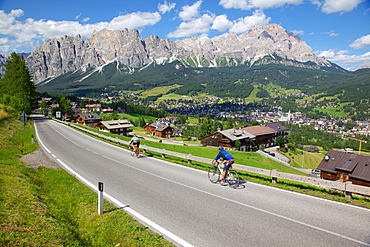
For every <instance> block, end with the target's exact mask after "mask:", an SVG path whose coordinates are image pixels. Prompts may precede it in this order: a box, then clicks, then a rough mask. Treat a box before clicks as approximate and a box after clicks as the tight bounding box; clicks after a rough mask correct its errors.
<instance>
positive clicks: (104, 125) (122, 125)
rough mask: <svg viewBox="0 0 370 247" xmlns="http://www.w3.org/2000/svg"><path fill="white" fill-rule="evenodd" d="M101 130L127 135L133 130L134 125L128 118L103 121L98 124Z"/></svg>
mask: <svg viewBox="0 0 370 247" xmlns="http://www.w3.org/2000/svg"><path fill="white" fill-rule="evenodd" d="M97 127H99V130H100V131H104V132H109V133H112V134H116V135H122V136H127V135H128V134H129V133H130V132H132V129H130V128H132V127H134V125H133V124H132V123H131V122H130V121H129V120H128V119H119V120H109V121H101V122H100V123H98V124H97Z"/></svg>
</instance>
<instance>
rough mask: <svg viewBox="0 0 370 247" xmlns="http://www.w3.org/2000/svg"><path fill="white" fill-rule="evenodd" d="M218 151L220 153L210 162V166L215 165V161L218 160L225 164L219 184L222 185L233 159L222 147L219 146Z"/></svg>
mask: <svg viewBox="0 0 370 247" xmlns="http://www.w3.org/2000/svg"><path fill="white" fill-rule="evenodd" d="M218 150H220V152H219V153H218V155H217V156H216V158H215V159H214V160H213V161H212V164H214V163H216V161H217V160H219V159H220V158H222V160H223V162H224V163H225V166H224V170H223V172H222V177H221V182H222V183H223V182H225V177H226V173H227V171H228V170H229V168H230V167H231V165H232V164H234V157H233V156H232V155H231V154H229V153H228V152H227V151H226V150H225V149H224V147H222V146H219V147H218Z"/></svg>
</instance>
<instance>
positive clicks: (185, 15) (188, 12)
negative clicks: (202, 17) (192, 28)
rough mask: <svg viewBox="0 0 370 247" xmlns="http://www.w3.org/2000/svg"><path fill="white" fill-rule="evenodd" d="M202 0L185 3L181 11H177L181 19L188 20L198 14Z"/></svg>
mask: <svg viewBox="0 0 370 247" xmlns="http://www.w3.org/2000/svg"><path fill="white" fill-rule="evenodd" d="M202 2H203V1H202V0H200V1H198V2H196V3H194V4H193V5H185V6H183V7H182V11H181V12H180V13H179V17H180V18H181V19H182V20H183V21H190V20H192V19H193V18H195V17H198V16H199V8H200V5H201V4H202Z"/></svg>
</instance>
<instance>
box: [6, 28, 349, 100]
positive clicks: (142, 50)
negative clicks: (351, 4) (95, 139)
mask: <svg viewBox="0 0 370 247" xmlns="http://www.w3.org/2000/svg"><path fill="white" fill-rule="evenodd" d="M24 57H25V61H26V64H27V67H28V68H29V71H30V74H31V76H32V78H33V80H34V82H35V84H36V85H37V87H38V89H39V90H43V91H48V92H54V93H55V92H59V93H60V92H62V93H72V94H76V93H86V92H91V91H99V90H101V89H102V88H105V87H112V86H113V87H118V88H121V89H126V90H127V89H148V88H150V87H155V86H159V85H171V84H175V83H178V84H180V85H182V86H183V87H184V88H186V87H187V88H188V90H183V91H184V92H185V93H189V92H190V91H192V90H191V89H190V87H194V90H193V91H196V90H197V88H198V89H200V90H201V88H200V87H202V86H203V87H205V84H207V85H206V86H207V87H211V85H210V84H211V83H215V82H224V83H225V82H226V83H234V82H235V81H237V80H239V79H243V80H247V81H248V80H249V86H247V88H248V90H246V91H250V88H251V86H250V82H252V80H250V77H248V76H247V75H250V74H249V73H250V72H248V71H250V69H254V68H256V67H257V66H258V65H259V66H260V65H266V64H270V65H271V64H274V65H282V66H283V67H279V68H280V69H277V71H279V70H284V67H290V68H296V69H306V70H308V71H313V74H320V75H321V74H322V72H323V71H324V72H327V73H339V74H347V73H351V72H349V71H347V70H345V69H343V68H341V67H340V66H338V65H336V64H334V63H331V62H330V61H328V60H326V59H325V58H323V57H317V56H315V55H314V54H313V52H312V48H311V47H310V46H308V45H307V44H306V43H305V42H304V41H303V40H301V39H300V38H299V37H298V36H296V35H294V34H293V33H288V32H287V31H286V30H285V29H284V28H283V27H281V26H279V25H277V24H270V25H266V26H260V27H256V28H253V29H250V30H249V31H248V32H246V33H244V34H241V35H239V36H238V35H236V34H235V33H225V34H223V35H221V36H216V37H213V38H208V37H190V38H186V39H182V40H176V41H171V40H169V39H160V38H159V37H158V36H150V37H148V38H146V39H142V37H141V36H140V33H139V32H138V31H137V30H128V29H124V30H121V31H117V30H116V31H110V30H107V29H103V30H101V31H94V32H93V34H92V35H91V37H90V38H89V39H87V40H83V39H82V38H81V36H80V35H77V36H75V37H70V36H63V37H61V38H58V39H56V38H55V39H52V40H46V41H45V42H44V44H43V45H41V46H38V47H36V48H35V49H34V50H33V51H32V52H31V53H30V54H29V55H28V54H24ZM6 58H7V57H6V56H5V55H2V56H0V62H1V61H4V60H6ZM213 68H214V69H217V68H218V69H219V71H218V72H216V73H215V71H214V70H212V69H213ZM264 68H266V67H264ZM275 68H277V67H275ZM281 68H282V69H281ZM306 70H305V71H306ZM256 71H257V70H254V72H253V73H254V75H255V74H256ZM258 71H259V72H258V77H261V76H262V78H264V79H265V80H266V78H267V76H263V75H264V74H266V75H267V74H268V73H270V77H269V79H270V80H272V79H273V80H275V81H277V78H280V77H281V75H279V73H281V72H276V71H275V72H276V73H275V72H273V73H271V71H270V72H266V71H260V70H258ZM221 72H222V73H221ZM301 74H302V73H301V72H297V71H296V72H293V73H292V75H296V76H295V77H297V78H298V77H299V76H301ZM303 74H306V72H304V73H303ZM210 76H211V78H212V80H213V81H209V79H211V78H210ZM311 76H312V78H314V77H315V76H314V75H311ZM311 76H306V77H304V78H302V80H303V81H301V82H300V83H301V84H302V82H305V81H307V83H308V84H310V83H309V82H308V81H309V80H310V78H311ZM202 77H203V78H202ZM286 77H287V76H285V77H284V76H282V77H281V78H280V79H279V80H285V79H284V78H286ZM190 78H191V79H190ZM199 78H202V79H199ZM297 78H295V79H297ZM291 79H292V78H291ZM194 82H195V83H194ZM185 84H186V85H185ZM247 84H248V83H247ZM234 85H235V84H234ZM215 87H216V88H217V87H218V86H215ZM306 87H307V85H306ZM240 90H242V89H241V88H240ZM178 91H181V89H178ZM214 91H215V92H217V90H216V89H215V90H214ZM234 96H235V95H234Z"/></svg>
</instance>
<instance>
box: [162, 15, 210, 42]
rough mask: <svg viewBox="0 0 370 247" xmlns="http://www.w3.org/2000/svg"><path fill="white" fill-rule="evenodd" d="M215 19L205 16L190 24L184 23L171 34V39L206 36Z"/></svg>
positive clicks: (193, 20) (189, 22)
mask: <svg viewBox="0 0 370 247" xmlns="http://www.w3.org/2000/svg"><path fill="white" fill-rule="evenodd" d="M213 20H214V17H212V16H210V15H208V14H204V15H203V16H201V17H199V18H195V19H192V20H191V21H188V22H182V23H181V24H180V26H179V27H178V28H177V29H176V30H175V31H174V32H171V33H169V34H168V35H167V36H168V37H169V38H183V37H189V36H192V35H196V34H203V35H204V34H206V33H208V32H209V29H210V24H212V22H213Z"/></svg>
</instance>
